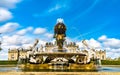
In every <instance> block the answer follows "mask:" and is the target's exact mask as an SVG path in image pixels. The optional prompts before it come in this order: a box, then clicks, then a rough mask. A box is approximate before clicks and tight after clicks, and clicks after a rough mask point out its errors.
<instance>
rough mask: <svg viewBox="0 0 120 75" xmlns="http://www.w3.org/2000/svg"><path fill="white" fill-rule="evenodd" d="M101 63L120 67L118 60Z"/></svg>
mask: <svg viewBox="0 0 120 75" xmlns="http://www.w3.org/2000/svg"><path fill="white" fill-rule="evenodd" d="M101 63H102V65H120V60H118V61H115V60H102V61H101Z"/></svg>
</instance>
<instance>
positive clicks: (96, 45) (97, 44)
mask: <svg viewBox="0 0 120 75" xmlns="http://www.w3.org/2000/svg"><path fill="white" fill-rule="evenodd" d="M88 44H89V45H90V47H92V48H101V44H100V42H98V41H97V40H95V39H93V38H92V39H90V40H88Z"/></svg>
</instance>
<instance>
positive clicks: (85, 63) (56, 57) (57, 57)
mask: <svg viewBox="0 0 120 75" xmlns="http://www.w3.org/2000/svg"><path fill="white" fill-rule="evenodd" d="M66 30H67V28H66V26H65V24H64V23H63V21H62V20H61V19H60V20H58V22H57V24H56V25H55V27H54V38H55V40H56V41H55V44H51V43H46V45H45V46H44V47H45V49H44V50H43V47H41V48H40V49H39V50H38V49H36V48H35V47H36V45H37V44H38V43H39V40H38V39H36V40H35V43H34V44H33V46H32V47H30V49H29V50H27V57H26V58H24V59H25V60H26V62H25V63H23V64H20V65H19V67H20V68H22V69H32V70H36V69H37V70H38V69H39V70H45V69H49V70H62V71H64V70H96V69H97V68H96V64H95V61H96V60H95V61H91V58H92V57H90V56H91V55H90V51H88V55H87V54H85V53H84V52H82V51H80V50H79V49H78V46H77V45H76V44H75V43H71V44H69V45H65V41H66V39H65V37H66ZM68 47H69V48H68ZM73 47H75V49H73ZM19 58H20V57H19Z"/></svg>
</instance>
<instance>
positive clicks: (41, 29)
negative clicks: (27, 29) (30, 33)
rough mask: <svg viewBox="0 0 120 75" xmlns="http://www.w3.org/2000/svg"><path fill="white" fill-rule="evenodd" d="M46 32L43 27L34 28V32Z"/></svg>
mask: <svg viewBox="0 0 120 75" xmlns="http://www.w3.org/2000/svg"><path fill="white" fill-rule="evenodd" d="M45 32H46V29H45V28H36V29H35V30H34V34H43V33H45Z"/></svg>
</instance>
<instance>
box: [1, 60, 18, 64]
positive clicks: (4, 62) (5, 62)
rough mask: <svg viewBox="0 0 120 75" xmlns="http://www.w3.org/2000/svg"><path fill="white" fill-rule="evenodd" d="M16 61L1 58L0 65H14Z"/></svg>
mask: <svg viewBox="0 0 120 75" xmlns="http://www.w3.org/2000/svg"><path fill="white" fill-rule="evenodd" d="M16 64H17V61H8V60H2V61H0V65H16Z"/></svg>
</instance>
